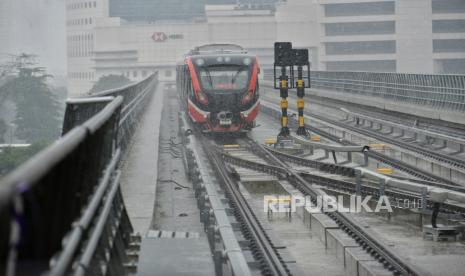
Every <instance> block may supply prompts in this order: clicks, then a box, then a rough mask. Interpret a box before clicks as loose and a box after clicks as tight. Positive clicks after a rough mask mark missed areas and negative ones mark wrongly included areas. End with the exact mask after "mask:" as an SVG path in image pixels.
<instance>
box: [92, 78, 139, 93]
mask: <svg viewBox="0 0 465 276" xmlns="http://www.w3.org/2000/svg"><path fill="white" fill-rule="evenodd" d="M129 83H131V81H130V80H129V79H128V78H126V77H125V76H123V75H107V76H102V77H101V78H100V79H99V80H98V81H97V82H96V83H95V84H94V86H93V87H92V89H91V90H90V93H97V92H100V91H105V90H109V89H115V88H120V87H123V86H125V85H128V84H129Z"/></svg>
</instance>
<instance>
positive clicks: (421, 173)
mask: <svg viewBox="0 0 465 276" xmlns="http://www.w3.org/2000/svg"><path fill="white" fill-rule="evenodd" d="M262 102H265V103H268V104H273V103H272V102H268V101H267V100H263V99H262ZM262 111H263V112H265V113H268V114H269V113H270V112H273V111H275V110H274V109H273V108H272V107H269V106H266V105H262ZM306 115H308V116H310V117H313V118H316V119H318V120H320V121H323V122H325V123H327V124H330V125H336V126H338V127H340V128H343V129H348V128H347V127H346V124H344V123H341V122H339V121H334V120H331V119H327V118H324V117H322V116H318V115H317V116H314V115H313V114H306ZM293 124H295V122H294V121H292V120H290V121H289V125H293ZM305 127H306V129H307V130H309V131H310V132H312V133H315V134H318V135H320V136H321V137H324V138H326V139H328V140H330V141H333V142H336V143H339V144H342V145H356V144H354V143H351V142H349V141H347V140H343V139H341V137H339V136H336V135H334V134H331V133H329V132H327V131H325V130H322V129H320V128H317V127H314V126H312V125H309V124H306V125H305ZM352 131H354V132H358V131H355V130H352ZM358 133H359V132H358ZM367 136H369V135H367ZM367 154H368V156H369V157H371V158H373V159H375V160H378V161H381V162H383V163H385V164H388V165H390V166H392V167H393V168H396V169H398V170H401V171H403V172H406V173H408V174H410V175H412V176H415V177H418V178H420V179H423V180H426V181H430V182H442V183H445V184H447V185H452V186H459V185H458V184H457V183H455V182H453V181H451V180H449V179H445V178H443V177H440V176H437V175H435V174H433V173H430V172H427V171H425V170H422V169H420V168H418V167H416V166H413V165H410V164H408V163H406V162H403V161H401V160H398V159H395V158H393V157H390V156H387V155H384V154H382V153H379V152H374V151H369V152H368V153H367Z"/></svg>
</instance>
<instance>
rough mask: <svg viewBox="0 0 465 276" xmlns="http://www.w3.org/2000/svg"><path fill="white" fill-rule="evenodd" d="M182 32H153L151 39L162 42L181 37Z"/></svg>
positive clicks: (182, 36)
mask: <svg viewBox="0 0 465 276" xmlns="http://www.w3.org/2000/svg"><path fill="white" fill-rule="evenodd" d="M183 38H184V35H183V34H166V33H164V32H155V33H153V35H152V39H153V41H155V42H164V41H166V40H168V39H183Z"/></svg>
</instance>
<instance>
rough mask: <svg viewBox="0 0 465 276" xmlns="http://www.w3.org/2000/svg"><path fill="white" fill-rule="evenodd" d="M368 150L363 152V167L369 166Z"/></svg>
mask: <svg viewBox="0 0 465 276" xmlns="http://www.w3.org/2000/svg"><path fill="white" fill-rule="evenodd" d="M368 162H369V159H368V151H365V152H363V164H362V167H368Z"/></svg>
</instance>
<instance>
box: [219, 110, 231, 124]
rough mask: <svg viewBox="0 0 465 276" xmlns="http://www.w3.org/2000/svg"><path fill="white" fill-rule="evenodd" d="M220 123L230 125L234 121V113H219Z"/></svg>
mask: <svg viewBox="0 0 465 276" xmlns="http://www.w3.org/2000/svg"><path fill="white" fill-rule="evenodd" d="M217 118H218V120H219V121H220V125H230V124H231V123H232V118H233V114H232V112H230V111H222V112H220V113H218V115H217Z"/></svg>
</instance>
